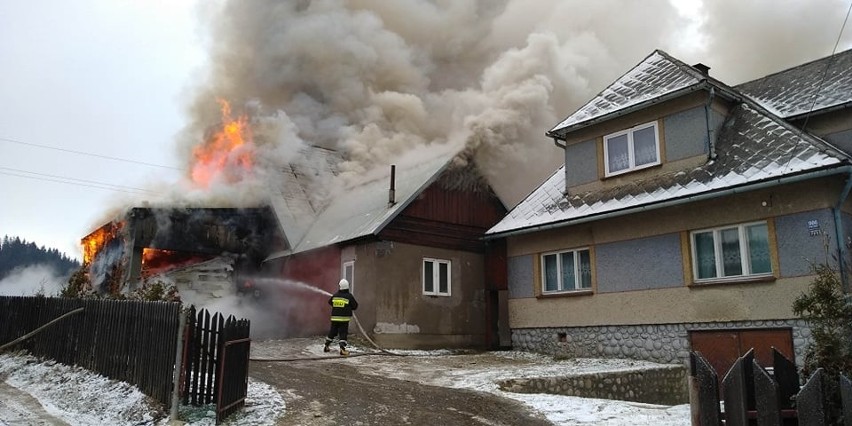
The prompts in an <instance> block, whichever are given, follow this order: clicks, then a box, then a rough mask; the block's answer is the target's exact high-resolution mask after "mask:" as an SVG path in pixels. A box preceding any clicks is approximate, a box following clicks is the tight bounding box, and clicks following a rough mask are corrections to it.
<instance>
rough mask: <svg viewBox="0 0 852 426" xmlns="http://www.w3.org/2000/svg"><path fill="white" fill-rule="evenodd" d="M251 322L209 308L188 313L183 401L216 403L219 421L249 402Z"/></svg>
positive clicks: (199, 404)
mask: <svg viewBox="0 0 852 426" xmlns="http://www.w3.org/2000/svg"><path fill="white" fill-rule="evenodd" d="M250 328H251V327H250V322H249V320H247V319H241V320H237V319H235V318H234V316H233V315H232V316H229V317H228V319H227V320H225V319H224V318H223V317H222V314H220V313H216V314H215V315H213V316H212V317H211V315H210V313H209V312H208V311H207V310H206V309H202V310H201V311H199V312H198V313H197V314H196V312H195V307H194V306H192V307H190V308H189V310H188V312H187V326H186V335H185V339H184V348H185V350H184V352H183V353H184V360H183V371H182V380H181V383H182V389H181V396H182V400H183V404H184V405H187V404H192V405H194V406H201V405H208V404H215V405H216V422H217V423H218V422H220V421H222V420H223V419H224V418H225V417H227V416H228V415H230V414H231V413H234V412H235V411H237V410H238V409H239V408H241V407H243V406H244V404H245V398H246V395H247V393H248V364H249V351H250V345H251V339H250V338H249V333H250Z"/></svg>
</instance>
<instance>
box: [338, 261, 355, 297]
mask: <svg viewBox="0 0 852 426" xmlns="http://www.w3.org/2000/svg"><path fill="white" fill-rule="evenodd" d="M342 269H343V270H342V271H341V273H340V275H341V278H346V281H349V291H351V292H353V293H354V291H355V261H354V260H350V261H348V262H343V267H342Z"/></svg>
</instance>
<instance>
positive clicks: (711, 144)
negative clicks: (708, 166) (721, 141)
mask: <svg viewBox="0 0 852 426" xmlns="http://www.w3.org/2000/svg"><path fill="white" fill-rule="evenodd" d="M715 97H716V89H715V88H714V87H713V86H710V94H709V95H708V96H707V104H706V105H704V121H705V122H706V123H707V155H708V156H709V157H710V159H711V160H715V159H716V143H715V141H714V140H713V138H714V137H715V134H716V131H715V130H714V129H713V127H712V124H711V122H710V117H711V115H712V114H711V113H712V111H713V98H715Z"/></svg>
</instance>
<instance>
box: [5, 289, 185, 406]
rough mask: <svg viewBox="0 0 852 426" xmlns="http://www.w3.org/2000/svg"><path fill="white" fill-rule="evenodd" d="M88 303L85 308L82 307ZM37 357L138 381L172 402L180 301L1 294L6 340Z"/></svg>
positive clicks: (150, 392) (141, 386)
mask: <svg viewBox="0 0 852 426" xmlns="http://www.w3.org/2000/svg"><path fill="white" fill-rule="evenodd" d="M80 308H82V310H80ZM73 311H77V312H78V313H76V314H74V315H71V316H68V317H66V318H63V319H61V320H59V321H56V322H55V323H53V324H51V325H50V327H46V328H44V329H43V331H41V332H39V333H37V334H34V335H32V337H30V338H27V339H26V340H22V341H21V342H20V343H17V344H16V345H15V347H16V348H17V349H24V350H26V351H28V352H29V353H31V354H32V355H34V356H37V357H45V358H51V359H54V360H56V361H57V362H60V363H62V364H66V365H79V366H80V367H83V368H86V369H88V370H91V371H94V372H97V373H99V374H101V375H103V376H106V377H108V378H110V379H113V380H118V381H122V382H127V383H130V384H132V385H135V386H137V387H138V388H139V390H141V391H142V392H143V393H145V394H146V395H148V396H150V397H152V398H154V399H156V400H157V401H159V402H161V403H163V404H165V406H169V405H170V402H171V393H172V372H173V371H174V370H173V369H174V358H175V350H176V349H177V347H176V345H177V340H176V336H177V333H178V319H179V317H178V315H179V314H180V304H179V303H172V302H146V301H117V300H99V299H98V300H94V299H92V300H89V299H64V298H51V297H5V296H4V297H0V315H2V321H0V342H2V343H5V342H12V341H15V340H16V339H19V338H21V337H23V336H25V335H27V334H28V333H31V332H32V331H34V330H36V329H37V328H39V327H42V326H44V325H45V324H48V323H49V322H51V321H52V320H54V319H56V318H58V317H60V316H62V315H64V314H67V313H70V312H73Z"/></svg>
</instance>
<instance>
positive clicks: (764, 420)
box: [751, 360, 781, 426]
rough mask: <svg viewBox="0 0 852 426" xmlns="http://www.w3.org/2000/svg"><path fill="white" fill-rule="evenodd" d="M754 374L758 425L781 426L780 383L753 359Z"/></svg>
mask: <svg viewBox="0 0 852 426" xmlns="http://www.w3.org/2000/svg"><path fill="white" fill-rule="evenodd" d="M751 362H752V372H753V374H754V394H755V409H756V410H757V425H758V426H781V407H780V406H779V401H778V400H779V397H780V392H779V389H778V384H777V383H775V381H774V380H772V376H770V375H769V373H768V372H767V371H766V370H764V369H763V367H761V366H760V364H758V362H757V360H752V361H751Z"/></svg>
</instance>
